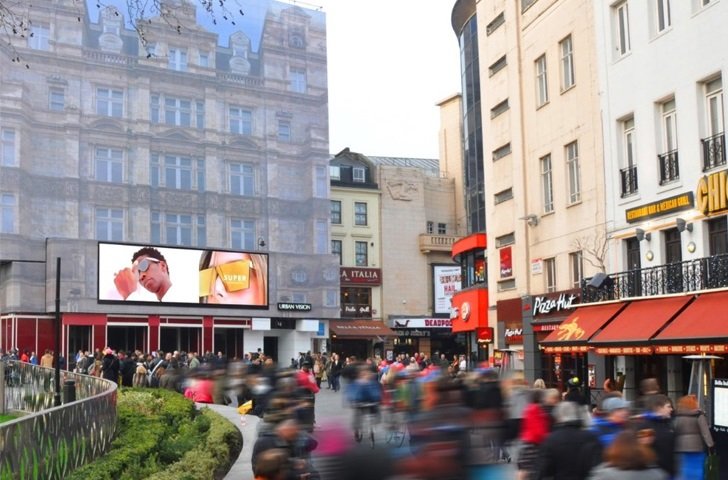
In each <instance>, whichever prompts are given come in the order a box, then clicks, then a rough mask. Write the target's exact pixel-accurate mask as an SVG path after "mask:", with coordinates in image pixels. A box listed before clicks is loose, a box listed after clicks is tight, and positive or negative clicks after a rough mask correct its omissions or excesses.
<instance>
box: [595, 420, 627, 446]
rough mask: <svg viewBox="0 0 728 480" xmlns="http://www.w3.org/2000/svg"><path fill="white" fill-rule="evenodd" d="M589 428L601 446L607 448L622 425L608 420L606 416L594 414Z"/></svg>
mask: <svg viewBox="0 0 728 480" xmlns="http://www.w3.org/2000/svg"><path fill="white" fill-rule="evenodd" d="M589 430H591V431H592V432H594V433H596V435H597V437H598V438H599V442H600V443H601V444H602V447H604V448H607V447H608V446H610V445H611V444H612V442H613V441H614V439H615V437H616V436H617V435H618V434H619V433H620V432H621V431H622V430H624V425H621V424H618V423H613V422H610V421H609V420H608V419H607V418H606V417H599V416H596V415H595V416H594V418H592V424H591V427H590V428H589Z"/></svg>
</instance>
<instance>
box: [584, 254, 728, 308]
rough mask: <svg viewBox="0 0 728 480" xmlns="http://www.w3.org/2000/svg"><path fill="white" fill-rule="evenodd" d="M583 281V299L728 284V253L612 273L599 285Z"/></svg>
mask: <svg viewBox="0 0 728 480" xmlns="http://www.w3.org/2000/svg"><path fill="white" fill-rule="evenodd" d="M590 280H591V278H586V279H584V280H582V282H581V298H582V300H581V301H582V303H594V302H604V301H607V300H623V299H628V298H633V297H651V296H656V295H665V294H669V293H689V292H697V291H700V290H709V289H714V288H723V287H728V254H723V255H714V256H712V257H705V258H697V259H694V260H686V261H684V262H677V263H670V264H667V265H659V266H656V267H648V268H641V269H637V270H630V271H627V272H619V273H610V274H609V275H608V278H607V280H605V281H604V282H602V285H601V286H600V287H599V288H594V287H590V286H588V285H589V281H590Z"/></svg>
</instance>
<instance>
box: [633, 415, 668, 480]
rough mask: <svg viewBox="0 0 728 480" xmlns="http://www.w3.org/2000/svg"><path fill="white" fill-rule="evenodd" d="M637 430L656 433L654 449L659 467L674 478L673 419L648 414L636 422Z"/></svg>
mask: <svg viewBox="0 0 728 480" xmlns="http://www.w3.org/2000/svg"><path fill="white" fill-rule="evenodd" d="M635 429H636V430H637V431H639V430H643V429H651V430H652V431H653V432H654V434H655V438H654V440H653V442H652V448H653V450H654V451H655V454H657V466H658V467H660V468H661V469H663V470H664V471H666V472H667V473H668V475H670V477H671V478H672V477H673V476H674V475H675V430H674V429H673V427H672V419H671V418H665V417H659V416H657V415H654V414H653V413H651V412H648V413H645V414H644V415H642V417H640V418H639V419H638V420H637V421H636V424H635Z"/></svg>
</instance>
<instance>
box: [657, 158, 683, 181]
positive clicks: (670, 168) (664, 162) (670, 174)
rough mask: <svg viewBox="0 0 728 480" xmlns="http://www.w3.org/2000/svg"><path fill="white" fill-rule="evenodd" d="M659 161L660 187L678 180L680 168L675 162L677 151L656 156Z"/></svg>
mask: <svg viewBox="0 0 728 480" xmlns="http://www.w3.org/2000/svg"><path fill="white" fill-rule="evenodd" d="M657 159H658V160H659V161H660V185H665V184H666V183H670V182H674V181H675V180H677V179H678V178H680V166H679V164H678V161H677V149H676V150H672V151H671V152H667V153H663V154H662V155H658V156H657Z"/></svg>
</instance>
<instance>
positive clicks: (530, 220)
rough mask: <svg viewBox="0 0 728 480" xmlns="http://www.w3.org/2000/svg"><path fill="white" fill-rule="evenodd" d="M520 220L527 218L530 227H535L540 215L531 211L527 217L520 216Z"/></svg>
mask: <svg viewBox="0 0 728 480" xmlns="http://www.w3.org/2000/svg"><path fill="white" fill-rule="evenodd" d="M519 220H525V221H526V223H527V224H528V226H529V227H535V226H536V225H538V215H536V214H534V213H529V214H528V215H526V216H525V217H521V218H519Z"/></svg>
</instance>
